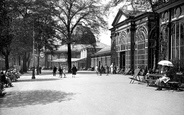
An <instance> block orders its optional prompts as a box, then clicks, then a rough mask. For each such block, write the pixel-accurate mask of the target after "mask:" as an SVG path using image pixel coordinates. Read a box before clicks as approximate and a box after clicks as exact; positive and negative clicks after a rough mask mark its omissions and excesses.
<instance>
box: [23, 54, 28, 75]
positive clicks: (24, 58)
mask: <svg viewBox="0 0 184 115" xmlns="http://www.w3.org/2000/svg"><path fill="white" fill-rule="evenodd" d="M26 56H27V53H24V56H23V67H22V71H23V73H24V72H27V58H26Z"/></svg>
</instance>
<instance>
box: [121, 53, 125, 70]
mask: <svg viewBox="0 0 184 115" xmlns="http://www.w3.org/2000/svg"><path fill="white" fill-rule="evenodd" d="M120 68H121V69H125V52H120Z"/></svg>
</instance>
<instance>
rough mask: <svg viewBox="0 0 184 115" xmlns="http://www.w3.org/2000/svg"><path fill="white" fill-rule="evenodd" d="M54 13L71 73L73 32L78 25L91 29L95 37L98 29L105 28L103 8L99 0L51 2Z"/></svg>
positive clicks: (59, 0)
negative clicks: (64, 45)
mask: <svg viewBox="0 0 184 115" xmlns="http://www.w3.org/2000/svg"><path fill="white" fill-rule="evenodd" d="M53 4H54V5H55V9H56V11H55V12H54V14H55V19H56V20H57V21H58V26H57V27H56V29H57V31H58V33H59V34H60V35H61V40H62V42H63V43H64V44H67V47H68V58H67V62H68V72H69V73H70V72H71V57H72V56H71V44H72V43H74V41H75V40H74V38H75V37H73V36H74V31H76V28H77V26H78V25H81V24H82V25H83V26H86V27H88V28H90V29H91V31H92V32H93V33H94V34H95V35H97V34H99V30H100V28H105V27H107V22H106V21H105V20H104V14H105V13H104V9H103V8H104V7H101V6H102V4H100V1H99V0H53Z"/></svg>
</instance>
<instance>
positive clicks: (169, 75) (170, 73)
mask: <svg viewBox="0 0 184 115" xmlns="http://www.w3.org/2000/svg"><path fill="white" fill-rule="evenodd" d="M162 74H163V76H162V77H161V78H159V79H157V80H156V82H155V84H156V85H157V86H158V87H157V89H156V90H162V85H163V84H166V83H167V82H168V81H170V80H172V79H173V77H174V74H175V71H174V69H173V68H171V67H167V66H166V67H165V71H163V72H162Z"/></svg>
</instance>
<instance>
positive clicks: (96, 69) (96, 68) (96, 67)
mask: <svg viewBox="0 0 184 115" xmlns="http://www.w3.org/2000/svg"><path fill="white" fill-rule="evenodd" d="M95 71H96V74H97V75H98V72H99V71H98V65H96V66H95Z"/></svg>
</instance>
